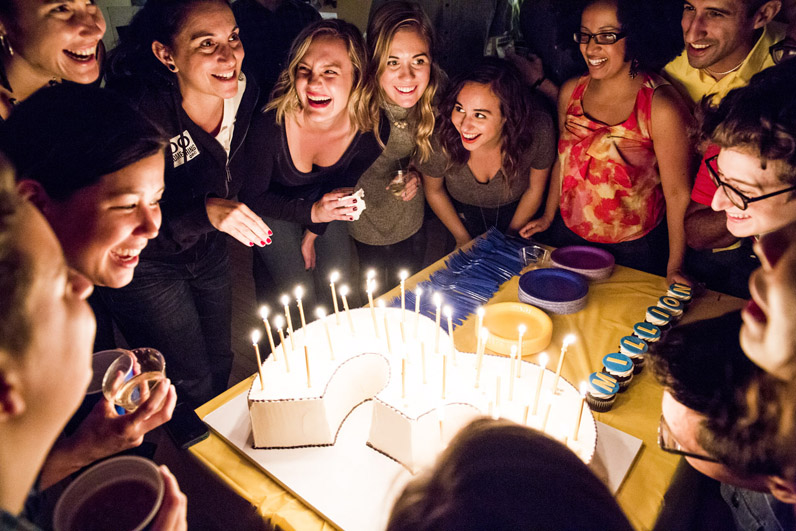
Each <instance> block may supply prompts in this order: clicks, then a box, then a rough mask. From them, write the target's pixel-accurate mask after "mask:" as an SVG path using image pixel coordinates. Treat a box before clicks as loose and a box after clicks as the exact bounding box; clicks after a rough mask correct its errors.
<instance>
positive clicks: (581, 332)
mask: <svg viewBox="0 0 796 531" xmlns="http://www.w3.org/2000/svg"><path fill="white" fill-rule="evenodd" d="M442 265H443V264H442V261H440V262H437V263H436V264H434V265H432V266H430V267H429V268H427V269H425V270H424V271H421V272H420V273H418V274H417V275H415V276H413V277H412V278H410V279H409V280H408V281H407V289H412V287H414V285H415V284H417V283H419V282H421V281H422V280H425V279H427V278H428V276H429V275H430V274H431V273H432V272H433V271H435V270H437V269H439V268H440V267H442ZM518 282H519V277H514V278H513V279H511V280H509V281H508V282H506V283H505V284H504V285H503V286H501V288H500V290H499V291H498V293H496V294H495V296H494V297H493V299H492V300H491V301H490V304H491V303H494V302H504V301H516V300H517V289H518ZM666 289H667V285H666V281H665V279H663V278H661V277H657V276H654V275H650V274H647V273H642V272H640V271H636V270H633V269H628V268H625V267H619V266H618V267H617V268H616V269H615V271H614V273H613V275H612V276H611V278H609V279H608V280H604V281H599V282H593V283H592V284H591V286H590V288H589V299H588V305H587V306H586V308H585V309H584V310H582V311H580V312H578V313H575V314H572V315H552V316H551V317H552V320H553V339H552V343H551V344H550V346H549V347H548V348H547V352H548V353H549V354H550V358H551V359H550V365H552V366H553V367H555V364H556V363H557V360H558V352H559V351H560V348H561V342H562V339H563V337H564V336H565V335H567V334H575V336H576V338H577V340H576V342H575V343H574V344H573V345H572V346H570V347H569V350H568V353H567V356H566V358H565V360H564V367H563V370H562V374H563V376H564V377H566V378H567V379H569V381H571V382H575V383H576V385H577V382H579V381H581V380H584V379H586V378H587V377H588V375H589V374H590V373H591V372H594V371H597V370H600V369H601V363H600V360H601V359H602V357H603V356H604V355H605V354H608V353H610V352H616V351H617V349H618V346H619V339H620V338H621V337H622V336H625V335H629V334H631V333H632V326H633V324H634V323H636V322H638V321H642V320H644V316H645V313H646V308H647V307H648V306H652V305H654V304H655V303H656V302H657V299H658V298H659V297H661V296H662V295H663V294H664V293H665V292H666ZM397 295H398V291H397V289H395V290H393V291H391V292H389V293H387V294H385V295H384V296H383V297H384V298H385V299H388V300H389V299H391V298H393V297H395V296H397ZM742 305H743V301H742V300H741V299H737V298H735V297H730V296H728V295H723V294H720V293H716V292H711V291H709V292H707V293H706V294H704V295H702V296H701V297H699V298H698V299H696V300H695V301H694V302H692V304H691V306H690V308H689V309H688V310H687V312H686V315H685V317H684V318H683V321H686V322H687V321H693V320H698V319H705V318H709V317H715V316H718V315H721V314H722V313H725V312H727V311H730V310H733V309H736V308H740V307H741V306H742ZM474 328H475V316H471V318H470V319H469V320H468V321H467V322H465V323H464V325H463V326H461V327H459V328H457V329H456V330H455V332H454V340H455V343H456V348H457V349H459V350H460V351H465V352H474V351H475V347H476V344H475V342H476V339H475V334H474ZM524 359H525V360H528V361H535V360H536V356H535V355H530V356H525V358H524ZM250 382H251V379H247V380H246V381H244V382H241V383H239V384H238V385H236V386H234V387H232V388H231V389H229V390H227V391H226V392H225V393H223V394H221V395H219V396H218V397H216V398H214V399H213V400H211V401H210V402H208V403H207V404H205V405H203V406H202V407H200V408H199V409H198V410H197V413H198V414H199V416H200V417H204V416H205V415H207V414H208V413H210V412H211V411H214V410H215V409H216V408H218V407H219V406H221V405H222V404H224V403H226V402H227V401H229V400H230V399H231V398H232V397H234V396H237V395H238V394H240V393H242V392H245V391H246V390H247V389H248V387H249V385H250ZM661 394H662V390H661V388H660V387H659V386H658V385H657V384H656V383H655V381H654V379H653V377H652V375H651V374H650V371H644V372H643V373H642V374H640V375H637V376H636V378H634V382H633V384H632V385H631V387H630V389H628V391H627V392H625V393H622V394H620V395H619V397H618V399H617V401H616V403H615V404H614V407H613V409H612V410H611V411H609V412H607V413H596V414H595V416H596V418H597V420H600V421H601V422H604V423H606V424H608V425H610V426H613V427H615V428H617V429H619V430H621V431H623V432H625V433H628V434H630V435H633V436H635V437H638V438H639V439H641V440H642V441H643V442H644V444H643V446H642V449H641V451H640V453H639V455H638V457H637V459H636V461H635V463H634V464H633V465H632V468H631V469H630V471H629V473H628V476H627V478H626V479H625V482H624V483H623V484H622V486H621V487H620V489H619V491H618V493H617V495H616V497H617V500H618V502H619V505H620V506H621V507H622V509H624V511H625V513H626V514H627V516H628V518H629V519H630V521H631V523H632V524H633V526H634V527H635V528H636V529H651V528H652V526H653V524H654V522H655V519H656V517H657V515H658V512H659V511H660V507H661V501H662V499H663V495H664V493H665V492H666V489H667V488H668V486H669V483H670V482H671V479H672V475H673V473H674V470H675V467H676V466H677V463H678V459H679V458H678V457H677V456H674V455H671V454H667V453H665V452H663V451H661V450H659V449H658V446H657V426H658V419H659V417H660V402H661ZM190 452H191V454H192V455H193V456H194V457H195V458H196V459H197V460H198V461H199V462H200V463H202V464H203V465H204V466H205V467H206V468H207V469H208V470H209V471H210V472H211V475H213V476H216V477H217V478H218V479H219V480H220V481H221V482H223V483H224V484H225V485H226V486H227V487H229V488H230V489H232V491H233V492H235V493H236V494H237V495H239V496H241V497H242V498H244V499H245V500H247V501H248V502H249V503H251V504H252V505H253V506H254V507H255V508H256V510H257V511H258V513H259V514H260V515H261V516H262V518H263V520H264V521H265V522H266V523H267V524H270V525H273V526H276V527H278V528H281V529H284V530H301V531H304V530H322V529H331V528H332V526H331V524H329V523H328V522H325V521H324V520H323V519H322V518H321V517H320V516H318V515H317V514H316V513H314V512H313V511H312V510H310V509H308V508H307V507H306V506H305V505H304V504H303V503H302V502H301V501H299V500H298V499H296V498H295V497H294V496H293V495H292V494H290V493H288V492H287V491H286V490H285V489H284V488H282V487H281V486H280V485H279V484H277V483H276V482H275V481H273V480H272V479H270V478H269V477H268V476H267V475H266V474H264V473H263V472H261V471H260V469H259V468H257V467H256V466H255V465H253V464H252V463H251V462H250V461H248V460H247V459H246V458H245V457H243V456H242V455H241V454H239V453H238V452H237V451H236V450H235V449H234V448H232V447H231V446H229V445H228V444H226V443H225V442H224V441H223V440H221V439H220V438H219V437H217V436H215V435H213V434H211V435H210V438H209V439H207V440H205V441H203V442H201V443H199V444H197V445H195V446H193V447H192V448H191V449H190ZM330 488H334V487H333V486H331V485H330ZM216 510H218V511H223V507H218V508H217V509H216Z"/></svg>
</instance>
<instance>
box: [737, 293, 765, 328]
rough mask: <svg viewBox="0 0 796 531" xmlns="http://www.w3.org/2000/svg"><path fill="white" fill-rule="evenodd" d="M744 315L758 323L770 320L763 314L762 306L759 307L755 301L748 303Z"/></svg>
mask: <svg viewBox="0 0 796 531" xmlns="http://www.w3.org/2000/svg"><path fill="white" fill-rule="evenodd" d="M743 313H745V314H746V315H747V316H748V317H749V318H751V319H752V320H754V321H757V322H758V323H766V322H767V321H768V318H766V314H765V313H763V310H762V309H761V308H760V306H758V305H757V303H756V302H755V301H754V299H751V300H749V302H747V303H746V307H744V309H743Z"/></svg>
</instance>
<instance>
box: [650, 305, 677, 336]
mask: <svg viewBox="0 0 796 531" xmlns="http://www.w3.org/2000/svg"><path fill="white" fill-rule="evenodd" d="M645 320H646V321H647V322H648V323H650V324H654V325H655V326H657V327H658V328H660V329H661V331H664V330H668V329H669V328H670V327H671V323H672V314H671V313H669V312H668V311H667V310H664V309H663V308H659V307H658V306H650V307H649V308H647V316H646V319H645Z"/></svg>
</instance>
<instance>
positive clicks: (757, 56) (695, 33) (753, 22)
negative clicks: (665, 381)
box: [664, 0, 785, 297]
mask: <svg viewBox="0 0 796 531" xmlns="http://www.w3.org/2000/svg"><path fill="white" fill-rule="evenodd" d="M781 7H782V2H781V0H686V1H685V2H684V3H683V15H682V20H681V25H682V29H683V40H684V41H685V49H684V50H683V52H682V53H681V54H680V55H679V56H678V57H677V58H675V59H674V60H673V61H671V62H670V63H669V64H668V65H666V67H665V68H664V72H665V74H666V76H667V77H668V78H669V79H670V80H671V81H672V84H674V85H675V87H677V88H678V90H680V92H681V93H682V94H683V96H684V97H685V99H686V100H687V101H689V102H691V103H692V104H695V105H696V104H698V103H699V102H700V101H701V100H702V98H703V97H705V96H709V95H711V99H712V103H713V104H717V103H718V102H719V101H721V99H722V98H723V97H724V96H725V95H726V94H727V93H728V92H729V91H730V90H732V89H734V88H738V87H742V86H745V85H746V84H747V83H749V80H750V79H751V78H752V76H754V75H755V74H756V73H758V72H760V71H761V70H764V69H765V68H768V67H770V66H773V64H774V61H773V59H772V58H771V54H770V53H769V48H770V47H771V46H772V45H773V44H775V43H777V42H779V41H780V40H782V39H783V38H784V36H785V27H784V26H783V25H781V24H778V23H775V22H772V20H773V18H774V17H775V16H776V15H777V13H778V12H779V10H780V8H781ZM709 150H710V148H709ZM715 151H716V150H715V148H713V150H710V151H709V152H708V153H706V156H708V157H709V156H712V155H714V154H715ZM714 192H715V186H714V185H713V184H712V182H711V181H710V178H709V175H708V174H707V170H706V168H704V167H703V165H700V168H699V172H698V174H697V178H696V183H695V185H694V190H693V192H692V194H691V204H690V205H689V207H688V211H687V212H686V220H685V231H686V240H687V242H688V245H689V247H691V248H692V249H695V250H697V251H700V252H697V253H691V252H690V253H689V257H688V260H687V268H688V269H689V271H690V272H691V273H692V274H694V276H696V277H697V280H701V281H704V282H707V283H708V287H711V288H713V289H717V290H719V291H724V292H728V293H731V294H733V295H738V296H741V297H748V288H747V286H746V284H747V279H748V276H749V274H750V273H751V271H752V270H753V269H754V268H755V267H756V265H757V264H756V263H755V262H754V261H750V260H749V256H750V255H751V250H750V249H747V248H745V247H744V248H742V246H741V245H740V242H738V240H737V238H735V237H734V236H733V235H732V234H730V233H729V232H728V231H727V226H726V219H725V216H723V215H721V213H718V212H714V211H713V210H711V208H710V202H711V199H712V197H713V193H714ZM728 247H729V250H727V251H724V252H712V250H714V249H715V250H719V249H721V250H724V249H726V248H728ZM744 264H745V265H744Z"/></svg>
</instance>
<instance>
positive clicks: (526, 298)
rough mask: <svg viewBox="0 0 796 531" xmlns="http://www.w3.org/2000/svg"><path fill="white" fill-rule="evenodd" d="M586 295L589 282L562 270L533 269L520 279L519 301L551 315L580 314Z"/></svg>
mask: <svg viewBox="0 0 796 531" xmlns="http://www.w3.org/2000/svg"><path fill="white" fill-rule="evenodd" d="M588 294H589V283H588V281H587V280H586V279H585V278H584V277H582V276H581V275H579V274H577V273H573V272H572V271H567V270H565V269H536V270H534V271H529V272H527V273H525V274H524V275H522V276H521V277H520V289H519V298H520V301H522V302H524V303H526V304H531V305H533V306H536V307H537V308H542V309H543V310H547V311H548V312H551V313H556V314H568V313H575V312H579V311H580V310H582V309H583V308H584V307H585V306H586V296H587V295H588Z"/></svg>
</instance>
